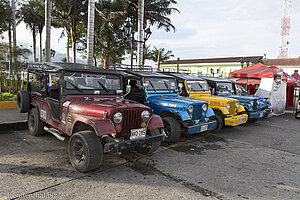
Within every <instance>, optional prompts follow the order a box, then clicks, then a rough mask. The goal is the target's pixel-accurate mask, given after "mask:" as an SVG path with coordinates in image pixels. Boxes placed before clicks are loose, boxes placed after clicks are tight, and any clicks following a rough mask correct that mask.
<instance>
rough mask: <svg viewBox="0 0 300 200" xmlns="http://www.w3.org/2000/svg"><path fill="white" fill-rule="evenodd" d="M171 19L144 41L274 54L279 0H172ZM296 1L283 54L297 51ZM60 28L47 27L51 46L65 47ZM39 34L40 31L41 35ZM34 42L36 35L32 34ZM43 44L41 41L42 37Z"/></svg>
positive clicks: (190, 52) (26, 39)
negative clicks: (170, 27)
mask: <svg viewBox="0 0 300 200" xmlns="http://www.w3.org/2000/svg"><path fill="white" fill-rule="evenodd" d="M177 2H178V4H177V5H175V7H176V8H178V9H179V10H180V13H173V14H172V15H171V19H172V22H173V24H174V25H175V27H176V31H175V32H173V31H170V32H165V30H163V29H161V30H157V29H156V27H152V28H151V30H152V32H153V33H152V35H151V37H150V39H149V40H148V41H147V45H149V44H151V46H152V48H153V46H156V47H158V48H165V49H167V50H172V51H173V54H174V55H175V58H177V57H180V59H188V58H213V57H229V56H252V55H264V54H266V56H267V58H277V57H278V53H279V45H280V26H281V17H282V7H283V0H177ZM299 11H300V1H295V0H293V1H292V11H291V30H290V39H289V42H290V45H289V57H298V56H300V37H299V36H300V26H297V24H299V23H300V12H299ZM61 32H62V29H54V28H53V29H52V32H51V34H52V35H51V44H52V46H51V48H52V49H54V50H56V51H58V52H60V53H65V52H66V49H65V46H66V45H65V44H66V38H62V39H59V37H60V35H61ZM44 38H45V31H44V33H43V39H44ZM17 39H18V41H19V42H20V43H26V44H28V45H27V46H28V47H29V46H30V45H31V44H32V37H31V32H30V31H29V30H27V29H26V26H25V25H24V24H21V25H19V26H18V27H17ZM37 42H39V39H38V38H37ZM43 44H44V41H43Z"/></svg>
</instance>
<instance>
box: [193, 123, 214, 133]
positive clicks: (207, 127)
mask: <svg viewBox="0 0 300 200" xmlns="http://www.w3.org/2000/svg"><path fill="white" fill-rule="evenodd" d="M216 126H217V122H216V121H211V122H204V123H200V124H197V125H193V126H189V127H188V133H189V134H194V133H200V132H205V131H211V130H214V129H215V128H216Z"/></svg>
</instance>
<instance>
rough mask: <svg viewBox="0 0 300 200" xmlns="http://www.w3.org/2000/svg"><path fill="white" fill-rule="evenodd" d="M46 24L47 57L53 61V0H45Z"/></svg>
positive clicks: (47, 59) (47, 60)
mask: <svg viewBox="0 0 300 200" xmlns="http://www.w3.org/2000/svg"><path fill="white" fill-rule="evenodd" d="M45 25H46V42H45V57H46V59H45V60H46V62H50V61H51V43H50V38H51V0H45Z"/></svg>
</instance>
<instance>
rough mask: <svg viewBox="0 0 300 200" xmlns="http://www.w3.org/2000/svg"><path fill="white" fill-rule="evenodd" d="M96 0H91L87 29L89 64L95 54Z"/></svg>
mask: <svg viewBox="0 0 300 200" xmlns="http://www.w3.org/2000/svg"><path fill="white" fill-rule="evenodd" d="M94 26H95V0H89V6H88V25H87V27H88V30H87V54H88V55H87V64H92V63H93V56H94V55H93V54H94Z"/></svg>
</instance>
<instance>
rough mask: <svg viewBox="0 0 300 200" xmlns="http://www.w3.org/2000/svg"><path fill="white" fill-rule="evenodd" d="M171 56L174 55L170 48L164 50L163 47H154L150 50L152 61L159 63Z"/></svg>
mask: <svg viewBox="0 0 300 200" xmlns="http://www.w3.org/2000/svg"><path fill="white" fill-rule="evenodd" d="M172 57H175V56H174V54H173V52H172V51H171V50H166V49H165V48H159V49H158V48H156V47H154V50H152V57H151V60H153V61H154V62H156V61H159V63H160V62H165V61H167V60H169V59H170V58H172ZM159 63H158V65H159ZM158 67H159V66H158Z"/></svg>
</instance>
